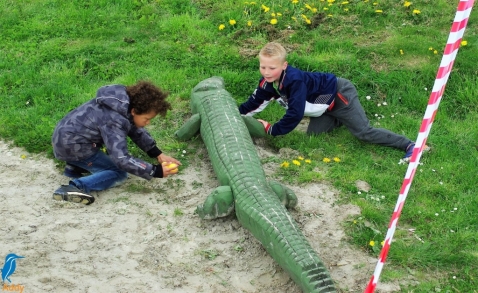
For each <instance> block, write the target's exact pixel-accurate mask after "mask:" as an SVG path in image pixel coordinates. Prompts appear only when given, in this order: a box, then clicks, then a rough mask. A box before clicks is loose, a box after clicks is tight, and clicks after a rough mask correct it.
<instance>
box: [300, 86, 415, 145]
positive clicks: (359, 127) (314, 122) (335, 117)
mask: <svg viewBox="0 0 478 293" xmlns="http://www.w3.org/2000/svg"><path fill="white" fill-rule="evenodd" d="M337 91H338V92H339V93H340V94H341V95H342V98H341V97H339V96H337V97H336V98H335V105H334V107H333V108H332V111H327V112H325V113H324V114H322V116H319V117H310V122H309V126H308V128H307V134H310V135H313V134H319V133H324V132H329V131H332V130H333V129H335V128H337V127H339V126H342V125H344V126H345V127H347V128H348V130H349V131H350V132H351V133H352V134H353V135H354V136H355V137H356V138H358V139H360V140H361V141H364V142H368V143H375V144H379V145H383V146H388V147H394V148H397V149H401V150H406V148H407V146H408V145H409V144H410V143H411V140H410V139H408V138H407V137H405V136H403V135H399V134H396V133H393V132H391V131H389V130H387V129H383V128H374V127H372V126H370V121H369V120H368V118H367V116H366V115H365V111H364V109H363V107H362V105H361V104H360V101H359V99H358V93H357V89H356V88H355V86H354V85H353V84H352V83H351V82H350V81H349V80H347V79H344V78H337Z"/></svg>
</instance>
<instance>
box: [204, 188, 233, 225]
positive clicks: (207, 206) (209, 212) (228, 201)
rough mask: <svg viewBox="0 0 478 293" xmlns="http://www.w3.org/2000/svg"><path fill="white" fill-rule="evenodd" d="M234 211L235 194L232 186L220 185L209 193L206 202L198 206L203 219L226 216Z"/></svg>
mask: <svg viewBox="0 0 478 293" xmlns="http://www.w3.org/2000/svg"><path fill="white" fill-rule="evenodd" d="M233 211H234V196H233V195H232V190H231V187H229V186H219V187H218V188H216V189H214V191H213V192H212V193H211V194H209V195H208V196H207V198H206V201H205V202H204V204H202V205H199V206H198V207H197V208H196V213H197V214H198V215H199V217H200V218H201V219H206V220H212V219H216V218H221V217H226V216H228V215H230V214H231V213H232V212H233Z"/></svg>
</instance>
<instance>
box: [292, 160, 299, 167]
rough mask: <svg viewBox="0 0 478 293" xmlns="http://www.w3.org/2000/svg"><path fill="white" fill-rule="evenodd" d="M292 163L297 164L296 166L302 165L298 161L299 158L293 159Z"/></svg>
mask: <svg viewBox="0 0 478 293" xmlns="http://www.w3.org/2000/svg"><path fill="white" fill-rule="evenodd" d="M292 164H294V165H296V166H300V162H299V161H297V160H293V161H292Z"/></svg>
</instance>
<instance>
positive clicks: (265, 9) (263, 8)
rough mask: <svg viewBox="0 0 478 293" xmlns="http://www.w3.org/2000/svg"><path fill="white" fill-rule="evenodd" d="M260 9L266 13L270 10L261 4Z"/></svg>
mask: <svg viewBox="0 0 478 293" xmlns="http://www.w3.org/2000/svg"><path fill="white" fill-rule="evenodd" d="M261 8H262V10H264V12H268V11H269V10H271V9H270V8H269V7H267V6H265V5H264V4H262V6H261Z"/></svg>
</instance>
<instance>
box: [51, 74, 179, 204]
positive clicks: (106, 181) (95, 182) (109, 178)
mask: <svg viewBox="0 0 478 293" xmlns="http://www.w3.org/2000/svg"><path fill="white" fill-rule="evenodd" d="M167 97H168V93H167V92H164V91H163V90H161V89H160V88H158V87H157V86H155V85H154V84H152V83H151V82H147V81H140V82H138V83H136V84H135V85H131V86H124V85H108V86H104V87H101V88H100V89H99V90H98V91H97V94H96V97H95V98H94V99H92V100H90V101H88V102H86V103H84V104H83V105H81V106H79V107H78V108H76V109H74V110H72V111H71V112H69V113H68V114H67V115H66V116H65V117H64V118H63V119H61V120H60V122H58V124H57V125H56V128H55V130H54V132H53V136H52V145H53V152H54V155H55V157H56V158H57V159H59V160H62V161H65V162H66V167H65V172H64V174H65V175H66V176H68V177H70V178H71V180H70V181H69V184H68V185H62V186H61V187H60V188H59V189H57V190H56V191H55V192H54V193H53V199H55V200H65V201H71V202H76V203H82V204H87V205H88V204H91V203H93V202H94V201H95V198H94V197H93V196H92V195H90V194H89V193H90V192H91V191H100V190H105V189H108V188H111V187H113V186H116V185H118V184H120V183H122V182H124V181H125V180H126V178H127V174H128V173H130V174H134V175H136V176H139V177H142V178H144V179H147V180H150V179H152V178H163V177H167V176H169V175H171V174H174V173H176V171H177V170H175V168H174V167H166V166H163V165H162V164H161V163H163V162H171V163H175V164H177V165H181V163H180V162H179V161H178V160H176V159H174V158H172V157H169V156H167V155H165V154H164V153H163V152H162V151H161V150H160V149H159V148H158V146H157V145H156V142H155V140H154V139H153V138H152V137H151V135H150V134H149V133H148V131H146V129H144V127H145V126H146V125H148V124H149V123H150V121H151V120H152V119H153V118H155V117H156V116H157V115H158V114H159V115H161V116H162V117H164V116H165V115H166V113H167V111H168V110H170V109H171V105H170V104H169V102H167V101H166V98H167ZM127 137H129V138H130V139H131V140H132V141H133V142H134V143H135V144H136V145H137V146H138V147H139V148H140V149H141V150H143V151H144V152H146V153H147V154H148V155H149V156H150V157H151V158H156V159H157V160H158V164H156V165H153V164H150V163H147V162H145V161H143V160H141V159H138V158H134V157H133V156H131V155H130V154H129V152H128V148H127V144H128V143H127ZM103 147H104V148H105V149H106V151H107V153H105V152H103V151H102V148H103ZM84 173H90V174H89V175H87V176H83V175H84Z"/></svg>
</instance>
